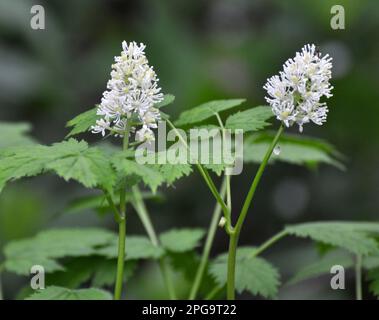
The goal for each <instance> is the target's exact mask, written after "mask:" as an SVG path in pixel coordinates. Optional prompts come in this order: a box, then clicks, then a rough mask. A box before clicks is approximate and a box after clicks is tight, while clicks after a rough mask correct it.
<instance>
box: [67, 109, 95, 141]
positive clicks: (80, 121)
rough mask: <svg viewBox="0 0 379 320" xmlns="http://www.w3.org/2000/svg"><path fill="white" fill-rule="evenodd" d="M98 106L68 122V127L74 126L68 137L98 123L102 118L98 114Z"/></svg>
mask: <svg viewBox="0 0 379 320" xmlns="http://www.w3.org/2000/svg"><path fill="white" fill-rule="evenodd" d="M97 108H98V107H97V106H96V107H94V108H92V109H90V110H88V111H86V112H83V113H81V114H79V115H78V116H76V117H75V118H74V119H72V120H70V121H69V122H67V124H66V127H68V128H72V129H71V131H70V132H69V134H68V135H67V136H66V138H69V137H72V136H74V135H77V134H79V133H83V132H86V131H88V130H89V129H90V128H91V127H92V126H93V125H95V124H96V121H97V120H99V119H100V118H101V116H98V115H97V114H96V112H97Z"/></svg>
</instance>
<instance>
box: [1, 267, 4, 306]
mask: <svg viewBox="0 0 379 320" xmlns="http://www.w3.org/2000/svg"><path fill="white" fill-rule="evenodd" d="M3 299H4V297H3V284H2V282H1V270H0V300H3Z"/></svg>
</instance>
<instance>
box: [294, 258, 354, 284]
mask: <svg viewBox="0 0 379 320" xmlns="http://www.w3.org/2000/svg"><path fill="white" fill-rule="evenodd" d="M334 265H341V266H343V267H344V268H345V270H347V269H349V268H351V267H352V266H353V265H354V261H353V258H352V257H351V256H350V255H348V254H343V253H339V254H334V253H333V254H329V255H327V256H324V257H322V258H321V259H319V260H318V261H316V262H314V263H312V264H309V265H307V266H305V267H304V268H302V269H300V270H299V271H297V272H296V274H295V275H294V276H293V277H292V278H290V279H289V280H288V282H287V284H288V285H294V284H297V283H299V282H301V281H304V280H308V279H312V278H316V277H319V276H321V275H324V274H330V269H331V267H332V266H334Z"/></svg>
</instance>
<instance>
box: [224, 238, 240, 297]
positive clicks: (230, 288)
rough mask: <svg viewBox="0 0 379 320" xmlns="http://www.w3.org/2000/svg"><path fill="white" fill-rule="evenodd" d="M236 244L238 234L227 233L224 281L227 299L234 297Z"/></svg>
mask: <svg viewBox="0 0 379 320" xmlns="http://www.w3.org/2000/svg"><path fill="white" fill-rule="evenodd" d="M237 246H238V235H237V233H232V234H230V235H229V251H228V274H227V282H226V297H227V299H228V300H234V299H235V290H234V288H235V273H236V255H237Z"/></svg>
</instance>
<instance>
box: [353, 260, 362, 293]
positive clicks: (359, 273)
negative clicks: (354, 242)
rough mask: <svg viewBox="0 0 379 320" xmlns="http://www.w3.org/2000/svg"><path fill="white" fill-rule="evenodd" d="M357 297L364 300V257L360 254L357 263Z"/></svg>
mask: <svg viewBox="0 0 379 320" xmlns="http://www.w3.org/2000/svg"><path fill="white" fill-rule="evenodd" d="M355 295H356V300H362V256H361V255H360V254H358V255H357V256H356V261H355Z"/></svg>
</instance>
